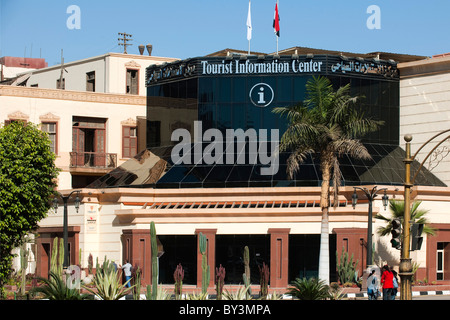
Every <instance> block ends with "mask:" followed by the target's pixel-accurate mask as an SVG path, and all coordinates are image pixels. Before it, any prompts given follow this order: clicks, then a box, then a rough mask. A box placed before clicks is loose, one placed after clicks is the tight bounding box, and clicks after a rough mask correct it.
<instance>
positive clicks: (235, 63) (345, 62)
mask: <svg viewBox="0 0 450 320" xmlns="http://www.w3.org/2000/svg"><path fill="white" fill-rule="evenodd" d="M293 74H299V75H300V74H301V75H307V74H311V75H341V76H342V75H352V76H357V75H359V76H362V77H370V78H377V79H380V78H381V79H398V77H399V75H398V70H397V63H396V62H395V61H384V60H378V59H364V58H347V57H344V56H331V55H314V56H312V55H311V56H242V55H241V56H230V57H200V58H194V59H189V60H183V61H180V62H175V63H170V64H164V65H158V66H151V67H149V68H147V85H151V84H155V83H157V82H159V81H165V80H173V79H177V78H187V77H193V76H200V77H202V76H203V77H204V76H254V75H261V76H264V75H267V76H274V75H293Z"/></svg>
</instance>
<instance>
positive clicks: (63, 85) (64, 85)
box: [56, 78, 66, 90]
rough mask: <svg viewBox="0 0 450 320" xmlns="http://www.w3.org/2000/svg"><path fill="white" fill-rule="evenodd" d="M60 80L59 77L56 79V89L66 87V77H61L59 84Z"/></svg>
mask: <svg viewBox="0 0 450 320" xmlns="http://www.w3.org/2000/svg"><path fill="white" fill-rule="evenodd" d="M60 82H61V79H57V80H56V89H61V90H65V89H66V79H65V78H63V79H62V85H61V84H60Z"/></svg>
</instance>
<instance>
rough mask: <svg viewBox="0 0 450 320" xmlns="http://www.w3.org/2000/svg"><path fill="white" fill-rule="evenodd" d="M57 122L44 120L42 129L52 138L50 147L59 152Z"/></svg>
mask: <svg viewBox="0 0 450 320" xmlns="http://www.w3.org/2000/svg"><path fill="white" fill-rule="evenodd" d="M56 125H57V123H56V122H42V131H44V132H47V134H48V138H49V139H50V142H51V144H50V148H51V150H52V152H54V153H55V154H57V148H56V146H57V143H56V142H57V139H56V138H57V135H56Z"/></svg>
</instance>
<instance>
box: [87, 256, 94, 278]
mask: <svg viewBox="0 0 450 320" xmlns="http://www.w3.org/2000/svg"><path fill="white" fill-rule="evenodd" d="M93 267H94V258H93V257H92V253H89V257H88V274H92V268H93Z"/></svg>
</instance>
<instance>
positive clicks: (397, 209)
mask: <svg viewBox="0 0 450 320" xmlns="http://www.w3.org/2000/svg"><path fill="white" fill-rule="evenodd" d="M421 203H422V201H414V202H413V203H412V205H411V211H410V212H411V221H413V223H422V224H423V225H424V226H423V231H422V232H423V233H424V234H429V235H432V236H434V235H435V234H436V229H434V228H432V227H431V226H430V225H429V221H428V220H427V218H425V215H426V214H427V213H428V210H424V209H419V206H420V204H421ZM389 210H390V211H391V213H392V215H391V217H385V216H383V215H382V214H377V215H376V216H375V219H379V220H383V221H385V222H387V224H386V226H384V227H383V226H380V227H378V229H377V233H378V235H380V236H382V237H383V236H387V235H390V234H391V230H392V220H394V219H397V218H399V219H400V220H401V221H402V224H403V216H404V214H405V202H404V201H403V200H390V201H389Z"/></svg>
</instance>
